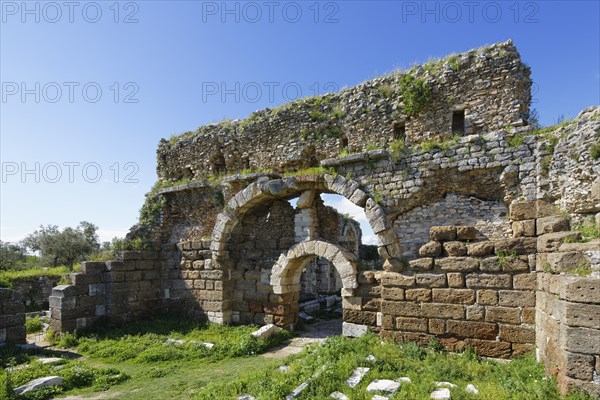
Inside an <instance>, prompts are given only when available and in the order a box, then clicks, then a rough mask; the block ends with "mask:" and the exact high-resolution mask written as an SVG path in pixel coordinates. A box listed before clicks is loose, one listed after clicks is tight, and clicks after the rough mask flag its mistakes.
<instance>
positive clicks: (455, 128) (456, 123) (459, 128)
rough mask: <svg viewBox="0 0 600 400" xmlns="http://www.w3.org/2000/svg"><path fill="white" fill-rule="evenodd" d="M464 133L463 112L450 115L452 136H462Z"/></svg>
mask: <svg viewBox="0 0 600 400" xmlns="http://www.w3.org/2000/svg"><path fill="white" fill-rule="evenodd" d="M464 133H465V110H458V111H454V112H453V113H452V134H454V135H463V134H464Z"/></svg>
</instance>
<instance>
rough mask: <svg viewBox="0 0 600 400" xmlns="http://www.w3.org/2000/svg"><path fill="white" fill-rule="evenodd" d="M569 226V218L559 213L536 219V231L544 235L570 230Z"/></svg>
mask: <svg viewBox="0 0 600 400" xmlns="http://www.w3.org/2000/svg"><path fill="white" fill-rule="evenodd" d="M569 228H570V227H569V220H568V219H566V218H564V217H561V216H557V215H555V216H551V217H544V218H538V219H537V220H536V231H537V234H538V235H542V234H544V233H553V232H562V231H568V230H569Z"/></svg>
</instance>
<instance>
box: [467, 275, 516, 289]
mask: <svg viewBox="0 0 600 400" xmlns="http://www.w3.org/2000/svg"><path fill="white" fill-rule="evenodd" d="M466 285H467V287H468V288H482V289H489V288H496V289H510V288H511V276H510V275H497V274H467V276H466Z"/></svg>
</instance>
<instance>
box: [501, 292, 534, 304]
mask: <svg viewBox="0 0 600 400" xmlns="http://www.w3.org/2000/svg"><path fill="white" fill-rule="evenodd" d="M498 305H500V306H504V307H534V306H535V292H533V291H529V290H527V291H526V290H499V291H498Z"/></svg>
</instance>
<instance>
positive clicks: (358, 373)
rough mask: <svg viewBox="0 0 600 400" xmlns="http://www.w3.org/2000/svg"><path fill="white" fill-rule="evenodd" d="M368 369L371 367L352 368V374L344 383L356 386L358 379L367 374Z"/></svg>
mask: <svg viewBox="0 0 600 400" xmlns="http://www.w3.org/2000/svg"><path fill="white" fill-rule="evenodd" d="M370 369H371V368H366V367H358V368H356V369H355V370H354V372H353V373H352V375H351V376H350V378H348V380H347V381H346V384H347V385H348V386H350V387H351V388H353V387H356V385H358V384H359V383H360V381H362V379H363V378H364V376H365V375H366V374H367V372H369V370H370Z"/></svg>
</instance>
